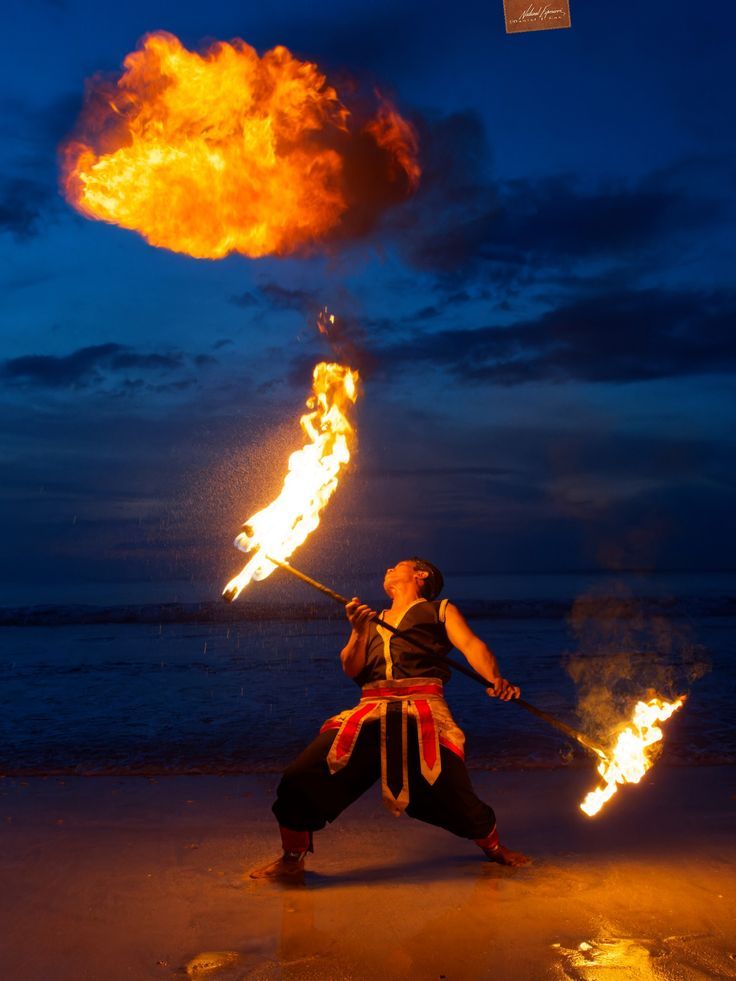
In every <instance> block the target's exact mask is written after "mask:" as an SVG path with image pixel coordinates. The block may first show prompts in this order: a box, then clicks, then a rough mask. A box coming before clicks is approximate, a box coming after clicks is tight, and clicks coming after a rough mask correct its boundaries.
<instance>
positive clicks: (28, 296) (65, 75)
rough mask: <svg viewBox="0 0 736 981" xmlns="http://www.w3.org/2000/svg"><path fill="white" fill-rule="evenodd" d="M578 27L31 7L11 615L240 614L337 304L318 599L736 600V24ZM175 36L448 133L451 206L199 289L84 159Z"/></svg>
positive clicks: (0, 206)
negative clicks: (340, 417) (565, 582)
mask: <svg viewBox="0 0 736 981" xmlns="http://www.w3.org/2000/svg"><path fill="white" fill-rule="evenodd" d="M572 19H573V27H572V29H571V30H561V31H549V32H538V33H533V34H527V35H514V36H507V35H506V34H505V33H504V30H503V15H502V9H501V5H500V3H496V2H495V0H494V2H493V3H491V4H471V3H461V4H451V5H450V4H436V3H432V4H429V5H428V4H422V5H414V4H402V5H397V4H393V3H391V4H389V3H376V2H371V3H367V2H366V3H357V2H356V3H340V4H337V3H332V2H328V3H323V4H321V5H319V7H318V9H317V11H316V12H315V10H314V9H313V5H312V4H308V3H306V2H304V3H288V4H283V3H282V4H277V5H274V6H273V7H272V8H271V9H270V10H265V9H258V10H257V9H256V8H255V5H251V10H248V9H247V6H246V5H243V4H234V3H225V2H220V0H214V2H211V3H209V4H197V5H195V4H193V3H186V2H185V3H182V2H177V3H176V4H174V3H170V2H166V3H151V2H148V3H145V4H143V3H131V4H127V5H122V6H121V8H120V9H114V8H113V6H112V5H106V4H100V5H97V8H96V9H95V7H94V6H93V5H90V4H86V3H85V4H82V3H66V2H64V0H58V2H48V3H40V2H24V3H18V2H15V3H12V4H11V7H10V12H9V13H6V14H5V15H4V20H5V29H4V31H3V42H2V44H3V53H2V59H0V72H1V73H2V93H3V95H2V121H3V128H2V136H3V139H2V141H1V142H0V155H1V157H2V171H1V172H2V185H1V186H0V249H1V250H2V252H1V259H2V262H1V263H0V277H1V279H2V313H1V320H0V323H1V324H2V348H1V350H0V375H2V396H1V404H2V417H1V420H0V439H1V443H0V446H1V452H2V463H3V480H2V495H3V499H4V500H3V508H2V548H3V563H2V574H1V575H0V582H2V589H3V593H4V595H5V596H6V602H7V603H12V602H21V601H29V600H31V599H32V598H33V599H36V600H38V601H39V602H54V601H55V600H57V599H58V600H67V599H70V598H74V599H77V600H80V601H84V600H85V598H93V599H94V601H103V600H107V601H110V602H114V601H117V600H118V599H121V598H125V597H127V596H131V595H136V596H137V597H141V598H147V597H150V599H151V600H160V599H168V598H174V597H175V596H194V595H198V596H202V597H206V596H210V595H215V596H216V595H217V594H218V592H219V588H220V587H221V586H222V585H223V584H224V582H225V581H226V580H227V579H228V578H229V577H230V575H231V574H232V573H233V572H234V571H236V569H237V568H238V567H239V564H240V563H239V559H238V556H237V554H236V553H235V552H234V551H233V550H232V548H231V544H230V543H231V540H232V537H233V535H234V534H235V532H236V531H237V528H238V525H239V524H240V521H241V520H242V519H243V518H245V517H246V516H247V515H248V514H249V513H251V512H252V511H253V510H255V509H256V508H259V507H261V506H263V505H264V504H265V503H267V501H268V499H269V498H270V496H271V495H272V494H273V493H275V492H276V490H277V489H278V486H279V485H280V481H281V479H282V477H283V471H284V467H285V461H286V457H287V455H288V452H289V451H290V450H291V449H294V448H296V446H297V445H299V442H300V439H299V434H298V430H297V422H296V420H297V417H298V415H299V413H300V411H301V406H302V403H303V399H304V397H305V396H306V394H307V391H308V388H309V382H310V369H311V366H312V364H314V362H315V361H316V360H317V359H318V358H320V357H322V356H324V355H327V354H328V353H329V352H328V351H327V350H326V349H325V348H324V347H323V346H321V341H320V339H319V338H318V336H317V334H316V332H314V331H313V328H312V323H313V321H314V317H315V315H316V312H317V311H318V310H319V309H320V307H321V306H323V305H324V304H327V305H328V306H329V307H330V308H331V309H332V310H334V311H335V313H336V314H337V315H338V316H339V317H341V318H342V319H343V321H344V324H345V329H346V331H347V332H348V333H349V336H350V338H351V341H352V344H353V345H354V347H355V348H356V351H357V353H356V359H357V362H358V363H359V366H360V367H361V369H362V371H363V374H364V378H365V385H364V392H363V395H362V398H361V403H360V406H359V411H358V424H359V440H360V441H359V450H358V454H357V456H356V460H355V466H354V468H353V470H352V472H351V473H350V475H349V476H348V477H347V478H346V479H345V480H344V481H343V484H342V486H341V488H340V489H339V491H338V494H337V497H336V498H335V500H334V502H333V505H332V506H331V508H330V510H329V511H328V512H327V513H326V516H325V519H324V521H323V527H322V529H321V531H319V532H317V533H316V535H315V536H314V538H313V540H312V541H311V542H310V543H309V544H308V545H307V546H305V548H304V549H303V550H301V552H300V553H298V555H299V560H300V562H302V564H304V565H306V566H307V567H308V568H312V569H315V570H318V571H323V572H324V573H325V574H329V575H338V576H339V577H340V580H341V582H345V581H346V580H349V578H350V576H351V575H358V574H359V573H362V572H364V571H370V570H371V569H372V568H374V567H375V566H376V565H377V566H378V567H379V568H382V566H383V564H384V563H385V562H386V561H387V560H389V559H393V558H395V557H396V556H397V555H398V554H399V553H402V554H403V553H404V552H409V551H411V552H420V553H424V554H427V555H428V556H430V557H433V558H434V559H435V560H436V561H437V562H438V563H439V564H441V565H443V566H444V567H445V568H447V569H452V570H486V569H487V570H493V571H509V570H517V571H519V570H520V571H524V570H552V571H555V570H568V569H580V568H609V569H616V568H624V567H645V568H652V569H662V570H663V569H671V568H678V569H695V570H698V569H719V568H733V566H734V559H733V553H734V547H735V546H736V533H735V532H734V530H733V528H734V526H735V525H736V523H735V522H733V520H732V515H731V511H732V502H733V489H734V483H735V478H736V467H735V465H734V447H733V442H734V431H735V427H734V417H735V416H736V404H735V402H736V400H735V398H734V391H735V389H734V384H733V382H734V372H735V371H736V340H735V335H734V310H735V308H736V291H735V290H734V288H733V282H732V281H733V274H732V270H733V267H734V258H735V255H734V252H735V251H736V250H735V249H734V239H735V235H734V224H733V218H734V203H733V202H734V194H733V192H734V184H735V183H736V181H735V173H734V126H733V111H732V104H733V97H734V84H733V81H732V76H733V72H732V67H731V53H732V45H733V36H734V33H733V32H734V27H736V15H735V14H734V13H733V11H732V10H730V9H727V8H726V6H725V5H723V6H722V7H721V9H718V8H715V9H713V10H709V9H703V10H699V11H697V12H694V11H693V9H692V7H691V5H690V4H685V3H684V2H677V3H674V4H673V3H671V2H667V3H665V2H664V0H655V2H652V3H649V4H646V5H637V6H633V5H632V7H631V8H630V9H626V10H622V9H621V8H620V7H619V8H614V7H612V6H611V5H602V4H595V5H594V4H590V3H588V4H583V3H575V2H574V0H573V4H572ZM156 29H165V30H169V31H171V32H173V33H175V34H176V35H177V36H179V37H180V38H181V39H182V41H183V42H184V43H185V44H187V45H189V46H195V45H197V44H198V43H200V42H201V41H203V40H204V39H207V38H221V39H229V38H232V37H235V36H240V37H242V38H244V39H245V40H246V41H248V42H249V43H250V44H252V45H254V46H255V47H256V48H257V49H258V50H259V51H264V50H266V49H268V48H269V47H272V46H274V45H275V44H285V45H287V46H288V47H289V48H290V49H291V50H292V51H294V52H295V53H296V54H298V55H300V56H303V57H306V58H309V59H311V60H314V61H316V62H317V63H318V64H319V65H320V66H321V67H322V68H323V69H324V70H325V71H327V72H328V74H329V75H330V77H331V78H334V79H341V78H344V77H345V76H347V75H352V76H354V77H356V78H357V79H358V80H359V81H360V82H361V83H364V84H370V83H377V84H379V85H380V87H381V88H382V90H384V91H386V92H388V93H390V94H391V95H392V96H393V98H394V99H395V101H396V103H397V105H398V106H399V108H400V109H401V111H402V112H403V113H404V114H405V115H407V116H408V117H410V118H411V119H412V120H413V121H414V122H415V125H416V126H417V129H418V131H419V133H420V138H421V157H422V165H423V169H424V178H423V181H422V184H421V187H420V190H419V192H418V193H417V195H416V196H415V197H414V198H413V199H412V200H411V201H409V202H408V203H406V204H405V205H403V206H400V207H397V208H395V209H394V210H392V211H391V212H389V213H387V214H386V215H385V217H384V220H383V222H382V224H381V226H380V227H379V228H377V229H375V230H374V231H373V232H372V233H371V234H370V236H368V237H366V238H364V239H362V240H360V241H357V242H352V243H350V244H349V245H346V246H344V247H342V248H340V249H338V248H337V247H335V246H333V247H331V248H330V250H329V251H328V252H326V253H324V254H322V255H317V256H313V257H311V258H309V259H302V258H291V259H286V260H284V259H281V260H278V259H266V260H257V261H253V260H248V259H245V258H243V257H231V258H229V259H227V260H224V261H219V262H209V261H196V260H193V259H189V258H187V257H184V256H180V255H174V254H172V253H169V252H166V251H163V250H160V249H155V248H152V247H150V246H148V245H147V244H146V243H145V242H144V241H143V240H142V239H141V238H139V237H138V236H136V235H135V234H133V233H130V232H127V231H123V230H121V229H118V228H114V227H112V226H108V225H104V224H101V223H96V222H91V221H87V220H85V219H84V218H82V217H81V216H79V215H78V214H76V213H75V212H73V211H72V210H71V209H70V208H69V207H68V206H67V205H66V204H65V203H64V201H63V200H62V199H61V197H60V196H59V194H58V191H57V165H56V157H55V152H56V147H57V145H58V143H59V140H60V139H61V138H62V137H63V136H64V135H65V134H66V133H67V132H68V131H69V130H70V129H71V127H72V125H73V123H74V120H75V118H76V115H77V112H78V110H79V107H80V104H81V97H82V92H83V86H84V80H85V78H87V77H89V76H90V75H92V74H93V73H94V72H96V71H101V70H102V71H115V70H117V69H118V68H119V66H120V63H121V61H122V59H123V57H124V56H125V54H126V53H127V52H129V51H130V50H132V49H133V48H134V47H135V45H136V43H137V41H138V39H139V38H140V37H141V36H142V35H143V34H144V33H146V32H147V31H150V30H156ZM261 588H262V589H265V587H261ZM260 595H261V596H263V592H261V594H260Z"/></svg>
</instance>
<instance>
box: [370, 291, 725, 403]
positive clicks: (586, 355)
mask: <svg viewBox="0 0 736 981" xmlns="http://www.w3.org/2000/svg"><path fill="white" fill-rule="evenodd" d="M735 322H736V293H734V292H733V291H730V290H720V291H719V290H712V291H710V292H705V291H702V292H697V291H692V292H679V291H668V290H639V291H628V292H627V291H622V292H619V293H610V294H599V295H597V296H591V297H588V296H586V297H582V298H579V299H577V300H574V301H572V302H569V303H566V304H561V305H560V306H558V307H556V308H555V309H552V310H550V311H548V312H546V313H544V314H542V315H541V316H539V317H537V318H535V319H527V320H523V321H519V322H517V323H515V324H513V325H512V326H510V327H498V326H487V327H482V328H479V329H466V330H442V331H438V332H436V333H433V334H427V333H422V334H417V335H416V336H413V337H410V338H408V339H406V340H403V341H401V342H400V343H398V344H395V345H390V346H388V347H386V348H384V349H383V350H382V351H380V352H379V351H374V352H373V353H374V356H375V360H374V364H375V365H376V366H377V370H378V371H379V372H380V371H381V370H382V367H381V366H382V365H390V366H391V369H392V371H394V370H395V369H396V367H397V366H399V365H403V364H412V365H416V364H418V363H425V364H427V365H430V366H432V367H436V368H441V369H444V370H446V371H449V372H450V373H452V374H454V375H457V376H459V377H461V378H463V379H464V380H466V381H476V382H479V381H490V382H495V383H497V384H501V385H519V384H524V383H528V382H535V381H553V382H563V381H571V380H574V381H585V382H618V383H624V382H633V381H643V380H647V379H659V378H674V377H682V376H686V375H698V374H713V373H721V372H727V371H733V370H736V334H735V333H734V323H735Z"/></svg>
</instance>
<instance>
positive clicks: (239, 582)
mask: <svg viewBox="0 0 736 981" xmlns="http://www.w3.org/2000/svg"><path fill="white" fill-rule="evenodd" d="M357 384H358V373H357V371H352V370H351V369H350V368H347V367H345V366H344V365H341V364H328V363H327V362H325V361H322V362H320V364H318V365H316V366H315V369H314V376H313V395H312V396H311V397H310V398H309V399H308V400H307V408H308V409H310V410H311V411H310V412H307V413H306V414H305V415H303V416H302V417H301V420H300V424H301V427H302V429H303V430H304V432H305V434H306V435H307V437H308V438H309V442H308V443H307V444H306V446H303V447H302V449H300V450H297V451H296V452H295V453H292V454H291V456H290V457H289V471H288V473H287V475H286V478H285V480H284V485H283V487H282V488H281V493H280V494H279V496H278V497H277V498H276V499H275V500H274V501H272V502H271V504H269V505H268V507H266V508H264V509H263V510H262V511H259V512H258V513H257V514H254V515H253V516H252V517H250V518H248V520H247V521H246V522H245V523H244V525H243V530H242V531H241V533H240V534H239V535H238V537H237V538H236V539H235V546H236V547H237V548H239V549H241V550H242V551H243V552H252V551H255V555H254V556H253V557H252V558H251V559H250V561H249V562H248V564H247V565H246V566H245V568H244V569H243V570H242V572H240V573H239V574H238V575H237V576H235V578H234V579H231V580H230V582H229V583H228V584H227V586H226V587H225V589H224V590H223V596H224V597H225V599H227V600H230V601H232V600H234V599H236V598H237V597H238V596H239V595H240V592H241V591H242V590H243V589H244V587H245V586H247V585H248V583H249V582H252V581H253V580H254V579H256V580H259V579H265V578H266V576H270V575H271V573H272V572H273V570H274V569H275V568H277V567H276V566H275V565H274V564H273V562H269V560H268V556H269V555H272V556H273V557H274V558H275V559H279V560H280V561H282V562H284V561H286V559H288V558H289V556H290V555H291V554H292V553H293V552H294V551H295V549H297V548H298V547H299V546H300V545H301V544H302V543H303V542H304V541H305V539H306V538H307V536H308V535H310V534H311V533H312V532H313V531H314V529H315V528H316V527H317V525H319V519H320V514H321V513H322V510H323V509H324V507H325V505H326V504H327V502H328V501H329V499H330V498H331V497H332V495H333V493H334V492H335V489H336V487H337V482H338V477H339V475H340V471H341V470H342V469H343V467H345V465H346V464H347V463H348V461H349V460H350V442H351V437H352V436H353V427H352V426H351V425H350V422H349V421H348V413H349V411H350V406H351V405H352V404H353V403H354V402H355V400H356V399H357V397H358V388H357Z"/></svg>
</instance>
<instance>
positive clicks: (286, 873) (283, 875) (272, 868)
mask: <svg viewBox="0 0 736 981" xmlns="http://www.w3.org/2000/svg"><path fill="white" fill-rule="evenodd" d="M249 875H250V877H251V879H276V880H278V881H280V882H301V881H302V880H303V879H304V856H303V855H290V854H289V853H288V852H284V854H283V855H280V856H279V857H278V858H277V859H276V860H275V861H273V862H269V864H268V865H262V866H259V867H258V868H255V869H253V870H252V871H251V872H250V873H249Z"/></svg>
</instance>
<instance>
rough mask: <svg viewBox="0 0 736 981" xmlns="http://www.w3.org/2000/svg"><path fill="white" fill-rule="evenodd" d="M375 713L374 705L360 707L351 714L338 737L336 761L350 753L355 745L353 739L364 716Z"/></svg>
mask: <svg viewBox="0 0 736 981" xmlns="http://www.w3.org/2000/svg"><path fill="white" fill-rule="evenodd" d="M372 711H373V705H371V704H369V705H359V706H358V708H357V709H356V710H355V711H354V712H353V713H351V715H350V716H349V717H348V719H347V721H346V722H345V725H344V727H343V730H342V732H341V733H340V735H339V736H338V737H337V746H336V747H335V759H336V760H339V759H340V757H341V756H345V754H346V753H349V752H350V748H351V746H352V745H353V739H354V738H355V733H356V731H357V729H358V726H359V725H360V722H361V719H362V718H363V716H364V715H368V713H369V712H372Z"/></svg>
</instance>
